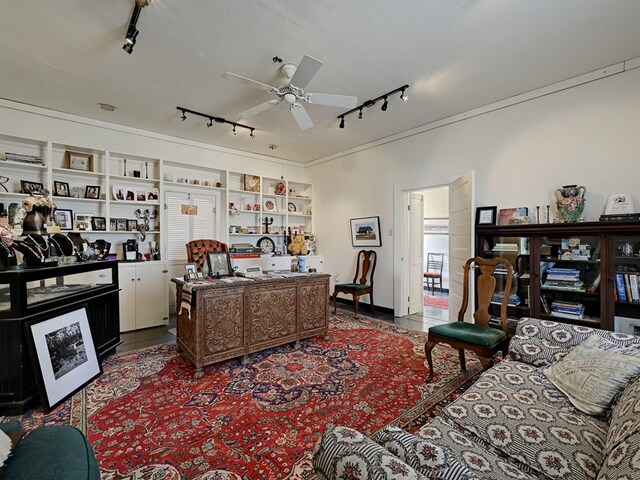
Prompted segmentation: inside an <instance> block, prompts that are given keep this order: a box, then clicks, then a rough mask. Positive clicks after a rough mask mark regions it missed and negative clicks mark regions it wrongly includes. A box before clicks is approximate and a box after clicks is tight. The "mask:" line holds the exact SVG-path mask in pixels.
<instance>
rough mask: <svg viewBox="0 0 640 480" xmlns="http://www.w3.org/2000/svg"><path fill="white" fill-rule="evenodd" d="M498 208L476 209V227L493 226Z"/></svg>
mask: <svg viewBox="0 0 640 480" xmlns="http://www.w3.org/2000/svg"><path fill="white" fill-rule="evenodd" d="M497 211H498V207H495V206H494V207H478V208H476V225H495V224H496V212H497Z"/></svg>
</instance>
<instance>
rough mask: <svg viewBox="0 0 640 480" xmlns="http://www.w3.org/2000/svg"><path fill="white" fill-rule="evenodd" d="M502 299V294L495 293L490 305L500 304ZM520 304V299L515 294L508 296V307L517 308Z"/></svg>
mask: <svg viewBox="0 0 640 480" xmlns="http://www.w3.org/2000/svg"><path fill="white" fill-rule="evenodd" d="M503 298H504V292H496V293H494V294H493V296H492V297H491V303H493V304H498V305H501V304H502V299H503ZM521 303H522V298H521V297H520V295H518V294H517V293H512V294H511V295H509V299H508V300H507V305H509V306H510V307H517V306H518V305H520V304H521Z"/></svg>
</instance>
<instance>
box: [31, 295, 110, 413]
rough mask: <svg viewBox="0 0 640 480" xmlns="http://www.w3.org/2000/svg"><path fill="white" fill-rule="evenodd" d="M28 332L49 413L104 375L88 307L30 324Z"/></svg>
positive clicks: (39, 383) (35, 367)
mask: <svg viewBox="0 0 640 480" xmlns="http://www.w3.org/2000/svg"><path fill="white" fill-rule="evenodd" d="M25 331H26V337H27V344H28V346H29V351H30V354H31V359H32V364H33V370H34V373H35V377H36V382H37V384H38V389H39V391H40V398H41V400H42V406H43V407H44V410H45V411H46V412H49V411H50V410H51V409H53V408H54V407H56V406H57V405H59V404H60V403H62V402H63V401H64V400H66V399H67V398H69V397H70V396H71V395H73V394H74V393H75V392H77V391H78V390H80V389H81V388H82V387H84V386H85V385H87V384H88V383H89V382H91V381H92V380H93V379H95V378H96V377H98V376H99V375H100V374H101V373H102V368H101V366H100V361H99V360H98V354H97V352H96V348H95V345H94V343H93V337H92V336H91V328H90V327H89V319H88V317H87V309H86V307H85V306H83V307H82V308H80V309H78V308H77V307H74V309H73V310H69V311H66V312H65V311H64V310H63V311H62V312H61V313H59V314H57V315H56V316H54V317H51V318H45V319H38V320H33V321H27V322H25Z"/></svg>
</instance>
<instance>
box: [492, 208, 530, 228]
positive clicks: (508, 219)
mask: <svg viewBox="0 0 640 480" xmlns="http://www.w3.org/2000/svg"><path fill="white" fill-rule="evenodd" d="M527 215H529V209H528V208H527V207H518V208H501V209H500V211H499V216H498V225H511V224H512V223H521V222H517V221H515V219H516V218H520V217H526V216H527Z"/></svg>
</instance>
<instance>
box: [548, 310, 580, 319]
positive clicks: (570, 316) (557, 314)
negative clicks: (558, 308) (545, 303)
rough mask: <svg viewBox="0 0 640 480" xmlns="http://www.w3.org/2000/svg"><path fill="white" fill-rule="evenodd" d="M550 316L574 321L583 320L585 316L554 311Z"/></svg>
mask: <svg viewBox="0 0 640 480" xmlns="http://www.w3.org/2000/svg"><path fill="white" fill-rule="evenodd" d="M549 315H551V316H552V317H557V318H568V319H572V320H581V319H583V318H584V315H582V314H573V313H566V312H555V311H552V312H551V313H550V314H549Z"/></svg>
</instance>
